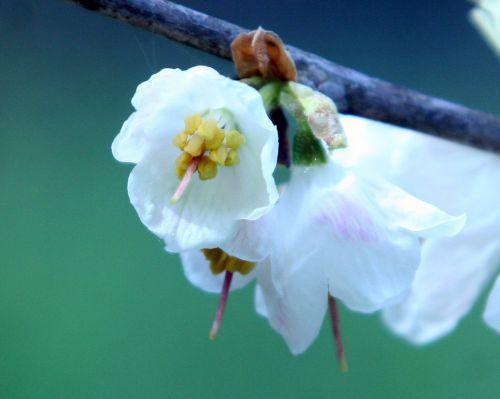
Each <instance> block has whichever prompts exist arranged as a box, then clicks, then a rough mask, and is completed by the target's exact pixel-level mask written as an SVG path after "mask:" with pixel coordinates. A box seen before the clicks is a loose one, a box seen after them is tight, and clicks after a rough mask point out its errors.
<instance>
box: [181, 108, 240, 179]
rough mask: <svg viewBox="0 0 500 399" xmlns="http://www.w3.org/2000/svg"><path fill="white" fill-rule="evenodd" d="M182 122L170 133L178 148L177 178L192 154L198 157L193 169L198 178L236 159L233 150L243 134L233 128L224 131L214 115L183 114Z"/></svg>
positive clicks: (212, 172) (211, 175)
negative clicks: (184, 117) (186, 115)
mask: <svg viewBox="0 0 500 399" xmlns="http://www.w3.org/2000/svg"><path fill="white" fill-rule="evenodd" d="M184 125H185V127H184V131H183V132H181V133H179V134H178V135H176V136H175V137H174V145H175V146H176V147H179V149H180V150H182V154H181V155H180V156H179V157H178V158H177V160H176V164H175V166H176V167H175V172H176V174H177V177H178V178H179V179H182V178H183V176H184V174H185V173H186V170H187V169H188V167H189V164H190V163H191V161H192V160H193V158H196V157H200V158H199V164H198V169H197V170H198V175H199V177H200V179H201V180H208V179H213V178H214V177H215V176H217V168H218V166H233V165H237V164H238V163H239V162H240V158H239V156H238V151H237V150H238V148H239V147H241V146H242V145H243V144H244V143H245V137H244V136H243V135H242V134H241V133H240V132H238V131H237V130H230V131H225V130H223V129H221V128H219V127H218V126H217V121H216V120H215V119H203V118H202V117H201V115H200V114H195V115H192V116H189V117H187V118H186V119H185V121H184Z"/></svg>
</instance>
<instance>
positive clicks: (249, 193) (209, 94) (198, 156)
mask: <svg viewBox="0 0 500 399" xmlns="http://www.w3.org/2000/svg"><path fill="white" fill-rule="evenodd" d="M132 105H133V106H134V107H135V109H136V111H135V112H134V113H133V114H132V115H131V116H130V117H129V118H128V120H127V121H126V122H125V123H124V124H123V127H122V129H121V131H120V133H119V134H118V136H117V137H116V138H115V140H114V142H113V145H112V150H113V155H114V156H115V158H116V159H117V160H119V161H122V162H132V163H135V164H137V165H136V166H135V167H134V169H133V171H132V172H131V174H130V177H129V182H128V193H129V197H130V201H131V203H132V204H133V206H134V207H135V209H136V211H137V213H138V215H139V217H140V219H141V221H142V222H143V223H144V224H145V225H146V226H147V227H148V229H149V230H151V231H152V232H153V233H155V234H156V235H158V236H159V237H161V238H162V239H163V240H164V241H165V245H166V249H167V250H169V251H174V252H178V251H185V250H189V249H193V248H211V247H216V246H218V245H220V244H222V243H223V242H225V241H227V240H228V239H231V238H232V237H233V236H234V235H235V234H236V233H237V232H238V226H239V224H240V223H241V221H242V220H253V219H257V218H259V217H261V216H262V215H264V214H265V213H266V212H268V211H269V209H271V207H272V206H273V205H274V203H275V202H276V200H277V198H278V194H277V190H276V186H275V183H274V179H273V177H272V173H273V171H274V169H275V167H276V159H277V151H278V136H277V132H276V128H275V127H274V126H273V124H272V123H271V121H270V120H269V118H268V117H267V115H266V112H265V110H264V106H263V103H262V99H261V97H260V95H259V94H258V92H257V91H256V90H254V89H253V88H251V87H249V86H247V85H245V84H243V83H240V82H236V81H233V80H231V79H228V78H226V77H223V76H221V75H219V74H218V73H217V72H216V71H215V70H213V69H211V68H208V67H203V66H197V67H194V68H191V69H188V70H186V71H181V70H179V69H163V70H162V71H160V72H159V73H157V74H155V75H153V76H151V78H150V79H149V80H148V81H146V82H144V83H142V84H140V85H139V86H138V87H137V91H136V93H135V95H134V97H133V98H132ZM196 172H198V173H196ZM181 195H182V197H181Z"/></svg>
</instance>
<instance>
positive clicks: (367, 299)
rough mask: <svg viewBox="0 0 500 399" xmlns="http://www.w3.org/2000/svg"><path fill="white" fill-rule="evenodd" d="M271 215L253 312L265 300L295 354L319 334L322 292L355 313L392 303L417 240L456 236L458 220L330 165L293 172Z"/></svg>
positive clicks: (413, 263)
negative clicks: (268, 242) (266, 254)
mask: <svg viewBox="0 0 500 399" xmlns="http://www.w3.org/2000/svg"><path fill="white" fill-rule="evenodd" d="M337 151H344V150H337ZM345 151H346V155H347V154H348V149H347V150H345ZM269 217H274V223H273V224H272V226H274V231H273V237H272V240H273V241H272V242H273V244H274V245H273V248H272V250H271V254H270V257H269V258H268V260H267V263H268V267H262V268H260V269H259V270H258V272H259V276H258V279H259V280H258V281H259V285H260V291H261V292H262V294H263V301H261V300H258V301H257V303H258V304H259V305H258V309H259V308H260V309H261V310H262V303H264V304H265V308H266V309H267V315H268V318H269V321H270V323H271V325H272V326H273V327H274V328H275V329H276V330H277V331H278V332H279V333H281V334H282V335H283V337H284V338H285V340H286V342H287V343H288V345H289V347H290V349H291V351H292V352H293V353H301V352H303V351H304V350H305V349H307V347H308V346H309V345H310V344H311V342H312V341H313V340H314V339H315V337H316V336H317V334H318V332H319V329H320V327H321V324H322V321H323V318H324V314H325V311H326V308H327V296H328V294H329V295H331V296H333V297H335V298H337V299H340V300H341V301H343V302H344V303H345V304H346V305H347V306H348V307H349V308H350V309H352V310H355V311H359V312H373V311H376V310H378V309H381V308H383V307H385V306H387V305H388V304H391V303H394V302H395V301H397V300H399V299H400V298H401V297H402V296H403V295H405V294H406V292H407V291H408V289H409V287H410V285H411V281H412V279H413V277H414V274H415V271H416V269H417V267H418V264H419V260H420V242H419V241H420V239H421V238H429V237H436V236H437V237H440V236H448V235H453V234H456V233H457V232H458V231H459V230H460V229H461V228H462V226H463V223H464V217H463V216H460V217H451V216H449V215H447V214H445V213H444V212H441V211H440V210H438V209H436V208H435V207H433V206H431V205H430V204H427V203H425V202H423V201H420V200H418V199H416V198H414V197H412V196H410V195H408V194H407V193H405V192H404V191H403V190H401V189H399V188H398V187H395V186H393V185H391V184H389V183H386V182H384V181H382V180H378V179H374V178H371V177H370V176H362V175H360V174H357V173H353V172H352V171H350V170H346V169H344V168H343V167H342V166H341V165H339V164H336V163H331V164H329V165H326V166H319V167H315V168H310V169H303V168H295V169H293V170H292V177H291V180H290V184H289V186H288V187H287V189H286V190H285V192H284V194H283V195H282V198H281V199H280V201H279V202H278V204H277V206H276V207H275V209H273V211H272V212H271V213H270V214H269V215H268V216H266V217H265V218H269Z"/></svg>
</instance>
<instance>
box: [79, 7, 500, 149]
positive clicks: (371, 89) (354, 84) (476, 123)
mask: <svg viewBox="0 0 500 399" xmlns="http://www.w3.org/2000/svg"><path fill="white" fill-rule="evenodd" d="M70 1H72V2H74V3H77V4H79V5H81V6H83V7H85V8H86V9H88V10H91V11H96V12H99V13H101V14H104V15H107V16H110V17H113V18H116V19H119V20H121V21H124V22H126V23H128V24H131V25H134V26H138V27H141V28H143V29H146V30H149V31H152V32H154V33H157V34H160V35H163V36H166V37H168V38H170V39H173V40H176V41H178V42H181V43H185V44H187V45H190V46H193V47H196V48H198V49H200V50H203V51H206V52H209V53H211V54H214V55H216V56H219V57H222V58H226V59H231V50H230V45H231V42H232V40H233V39H234V38H235V37H236V36H237V35H238V34H239V33H241V32H246V31H247V30H245V29H243V28H241V27H239V26H237V25H234V24H231V23H229V22H226V21H223V20H220V19H217V18H214V17H211V16H208V15H206V14H203V13H201V12H198V11H195V10H192V9H190V8H187V7H183V6H181V5H178V4H175V3H172V2H170V1H166V0H70ZM287 49H288V51H289V52H290V54H291V56H292V57H293V59H294V61H295V63H296V66H297V71H298V73H299V79H300V81H301V82H302V83H305V84H307V85H309V86H311V87H313V88H315V89H317V90H319V91H321V92H323V93H324V94H326V95H328V96H330V97H331V98H332V99H333V100H334V101H335V103H336V104H337V106H338V108H339V111H340V112H342V113H346V114H353V115H359V116H362V117H366V118H370V119H374V120H378V121H383V122H388V123H391V124H394V125H398V126H402V127H407V128H411V129H415V130H419V131H421V132H424V133H427V134H431V135H434V136H438V137H442V138H446V139H450V140H454V141H458V142H461V143H464V144H468V145H471V146H475V147H479V148H482V149H486V150H490V151H495V152H500V118H499V117H496V116H493V115H490V114H487V113H484V112H481V111H476V110H473V109H470V108H467V107H464V106H462V105H459V104H455V103H452V102H449V101H446V100H442V99H439V98H435V97H431V96H427V95H425V94H422V93H419V92H416V91H414V90H411V89H407V88H404V87H401V86H397V85H394V84H391V83H389V82H385V81H383V80H380V79H376V78H372V77H369V76H367V75H364V74H362V73H360V72H357V71H355V70H353V69H349V68H346V67H343V66H341V65H338V64H336V63H334V62H331V61H328V60H326V59H324V58H321V57H319V56H317V55H315V54H311V53H308V52H306V51H303V50H300V49H298V48H295V47H292V46H287Z"/></svg>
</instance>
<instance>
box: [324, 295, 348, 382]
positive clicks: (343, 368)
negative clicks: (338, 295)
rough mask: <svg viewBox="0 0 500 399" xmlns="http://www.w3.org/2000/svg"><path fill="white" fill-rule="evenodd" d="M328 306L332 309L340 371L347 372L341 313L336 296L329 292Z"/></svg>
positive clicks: (331, 314)
mask: <svg viewBox="0 0 500 399" xmlns="http://www.w3.org/2000/svg"><path fill="white" fill-rule="evenodd" d="M328 307H329V310H330V319H331V321H332V331H333V337H334V339H335V345H336V347H337V360H338V362H339V367H340V371H342V372H344V373H345V372H346V371H348V370H349V366H348V364H347V360H346V357H345V353H344V346H343V345H342V336H341V333H340V315H339V311H338V308H337V302H336V301H335V298H334V297H333V296H331V295H330V294H328Z"/></svg>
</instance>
